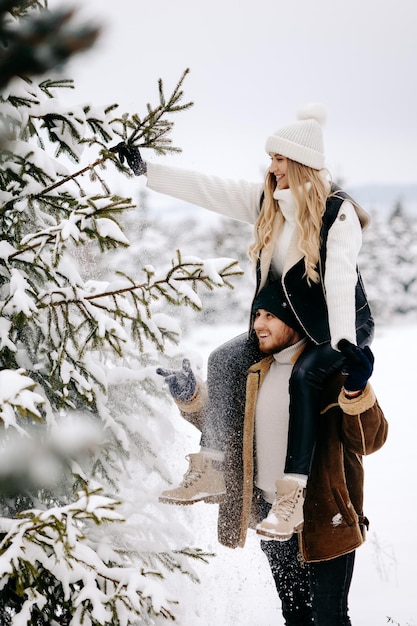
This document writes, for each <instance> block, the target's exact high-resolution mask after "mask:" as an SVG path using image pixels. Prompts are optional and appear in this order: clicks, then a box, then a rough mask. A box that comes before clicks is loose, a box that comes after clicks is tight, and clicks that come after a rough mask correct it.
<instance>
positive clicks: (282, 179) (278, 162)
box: [269, 154, 289, 189]
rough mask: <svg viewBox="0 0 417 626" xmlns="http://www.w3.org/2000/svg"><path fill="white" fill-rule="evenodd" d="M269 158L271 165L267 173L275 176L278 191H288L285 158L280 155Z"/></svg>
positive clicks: (272, 155)
mask: <svg viewBox="0 0 417 626" xmlns="http://www.w3.org/2000/svg"><path fill="white" fill-rule="evenodd" d="M270 157H271V165H270V166H269V173H270V174H272V175H273V176H275V179H276V181H277V187H278V189H289V184H288V177H287V170H288V160H287V157H284V156H281V155H280V154H271V155H270Z"/></svg>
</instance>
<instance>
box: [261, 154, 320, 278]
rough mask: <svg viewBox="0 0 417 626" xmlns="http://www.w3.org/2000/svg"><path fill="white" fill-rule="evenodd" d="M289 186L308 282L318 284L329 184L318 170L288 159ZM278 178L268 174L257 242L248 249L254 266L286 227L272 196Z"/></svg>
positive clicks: (277, 204)
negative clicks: (295, 210) (317, 267)
mask: <svg viewBox="0 0 417 626" xmlns="http://www.w3.org/2000/svg"><path fill="white" fill-rule="evenodd" d="M287 161H288V169H287V177H288V185H289V188H290V189H291V191H292V194H293V196H294V199H295V203H296V205H297V214H296V224H297V229H298V235H299V237H298V247H299V249H300V252H301V253H302V255H303V257H304V265H305V276H306V277H307V281H308V282H309V283H310V281H313V282H315V283H318V282H319V280H320V276H319V274H318V272H317V270H316V266H317V263H318V260H319V254H320V230H321V225H322V217H323V214H324V211H325V209H326V200H327V197H328V195H329V183H328V181H326V179H325V178H324V177H323V176H322V175H321V174H320V172H319V171H318V170H315V169H313V168H311V167H308V166H306V165H302V164H301V163H297V162H296V161H292V160H291V159H288V160H287ZM275 187H276V179H275V176H274V175H273V174H271V173H270V172H269V170H268V171H267V172H266V176H265V185H264V194H265V195H264V200H263V203H262V208H261V211H260V213H259V216H258V219H257V220H256V223H255V241H254V242H253V243H252V244H251V245H250V247H249V257H250V259H252V261H253V262H254V263H256V262H257V260H258V258H259V253H260V252H261V250H262V249H263V248H267V247H270V246H273V245H274V241H275V239H276V238H277V236H278V235H279V233H280V231H281V229H282V226H283V224H284V216H283V214H282V212H281V209H280V206H279V202H278V200H275V198H274V196H273V194H274V190H275Z"/></svg>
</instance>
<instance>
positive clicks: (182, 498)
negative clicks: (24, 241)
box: [159, 452, 226, 504]
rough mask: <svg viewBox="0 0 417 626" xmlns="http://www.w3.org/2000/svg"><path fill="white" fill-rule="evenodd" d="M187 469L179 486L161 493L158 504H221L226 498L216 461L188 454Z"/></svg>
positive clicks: (224, 486) (221, 473) (222, 477)
mask: <svg viewBox="0 0 417 626" xmlns="http://www.w3.org/2000/svg"><path fill="white" fill-rule="evenodd" d="M186 459H188V462H189V467H188V470H187V471H186V473H185V474H184V477H183V479H182V482H181V484H180V485H179V486H178V487H175V488H174V489H168V490H167V491H163V492H162V493H161V495H160V496H159V501H160V502H165V503H166V504H194V503H195V502H201V501H204V502H208V503H216V502H222V501H223V500H224V498H225V496H226V485H225V482H224V476H223V472H222V471H220V470H219V469H216V467H215V466H216V463H217V461H215V460H213V459H211V458H210V457H208V456H206V455H205V454H203V453H201V452H198V453H196V454H189V455H188V456H187V457H186Z"/></svg>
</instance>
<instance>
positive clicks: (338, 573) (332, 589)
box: [309, 552, 355, 626]
mask: <svg viewBox="0 0 417 626" xmlns="http://www.w3.org/2000/svg"><path fill="white" fill-rule="evenodd" d="M354 564H355V552H349V554H345V555H343V556H339V557H337V558H336V559H331V560H330V561H322V562H321V563H310V566H309V572H310V588H311V595H312V601H313V615H314V623H315V624H318V625H319V626H350V624H351V621H350V619H349V615H348V596H349V589H350V583H351V581H352V575H353V568H354Z"/></svg>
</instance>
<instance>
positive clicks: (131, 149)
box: [110, 141, 147, 176]
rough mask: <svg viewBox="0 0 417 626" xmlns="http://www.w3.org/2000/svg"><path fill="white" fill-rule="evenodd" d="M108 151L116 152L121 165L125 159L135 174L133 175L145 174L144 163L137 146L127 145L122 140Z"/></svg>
mask: <svg viewBox="0 0 417 626" xmlns="http://www.w3.org/2000/svg"><path fill="white" fill-rule="evenodd" d="M110 152H116V154H117V155H118V157H119V160H120V163H122V165H123V163H124V162H125V159H126V161H127V164H128V166H129V167H130V169H131V170H132V172H133V173H134V174H135V176H141V175H142V174H146V169H147V168H146V163H145V161H144V160H143V159H142V155H141V153H140V152H139V148H136V147H135V146H129V145H128V144H126V143H125V142H124V141H122V142H120V143H118V144H117V146H113V148H110Z"/></svg>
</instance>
